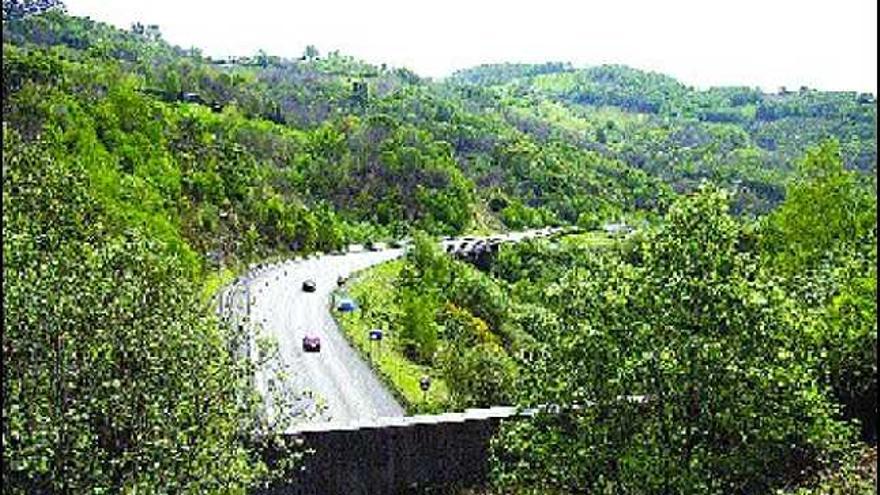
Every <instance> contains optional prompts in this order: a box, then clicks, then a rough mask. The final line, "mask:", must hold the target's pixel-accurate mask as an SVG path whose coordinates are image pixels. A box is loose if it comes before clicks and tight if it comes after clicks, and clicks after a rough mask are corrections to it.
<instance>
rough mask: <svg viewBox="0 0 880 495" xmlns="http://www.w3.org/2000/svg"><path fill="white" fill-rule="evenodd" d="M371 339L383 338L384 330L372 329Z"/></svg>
mask: <svg viewBox="0 0 880 495" xmlns="http://www.w3.org/2000/svg"><path fill="white" fill-rule="evenodd" d="M370 340H382V330H379V329H378V328H377V329H375V330H370Z"/></svg>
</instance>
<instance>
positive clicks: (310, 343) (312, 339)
mask: <svg viewBox="0 0 880 495" xmlns="http://www.w3.org/2000/svg"><path fill="white" fill-rule="evenodd" d="M303 351H305V352H321V338H320V337H318V336H317V335H306V336H305V337H303Z"/></svg>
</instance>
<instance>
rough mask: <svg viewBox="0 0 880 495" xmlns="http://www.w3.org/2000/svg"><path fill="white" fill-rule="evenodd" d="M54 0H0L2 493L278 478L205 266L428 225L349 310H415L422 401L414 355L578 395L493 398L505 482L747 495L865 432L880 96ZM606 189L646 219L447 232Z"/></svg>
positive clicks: (872, 423) (407, 345)
mask: <svg viewBox="0 0 880 495" xmlns="http://www.w3.org/2000/svg"><path fill="white" fill-rule="evenodd" d="M57 4H59V2H57V1H48V2H17V1H10V2H7V1H4V4H3V8H4V11H3V12H4V21H3V81H2V83H3V88H2V106H3V138H4V139H3V140H4V149H3V207H4V208H3V210H4V211H3V256H4V268H3V270H4V271H3V275H4V282H3V292H4V333H3V355H4V358H3V359H4V372H3V397H4V400H3V416H4V420H3V445H4V453H3V461H4V462H3V465H4V468H3V470H4V471H3V476H4V481H5V482H6V483H7V485H6V486H8V487H9V490H10V491H12V492H16V493H31V492H34V491H40V492H50V493H56V492H58V493H99V492H101V493H107V492H112V493H115V492H126V493H133V492H145V493H147V492H160V491H166V492H175V493H176V492H188V493H204V492H218V491H219V492H237V493H241V492H244V491H245V490H247V489H248V488H249V487H252V486H254V485H256V484H258V483H260V482H262V481H263V480H265V479H266V478H267V476H268V475H269V471H270V470H271V469H270V468H269V467H267V466H266V465H265V464H264V463H263V461H262V460H261V458H260V456H259V447H260V446H259V445H256V444H255V442H256V443H259V442H266V441H269V440H270V439H271V438H272V433H273V429H272V428H271V427H270V426H268V425H266V424H264V423H263V422H261V418H260V417H259V411H258V407H257V402H256V398H255V397H254V396H253V391H252V390H251V389H250V388H249V384H248V380H247V376H248V373H249V369H248V368H249V366H252V365H253V363H245V362H241V361H239V360H238V359H237V354H236V352H234V351H235V350H236V346H237V345H239V344H240V342H239V341H238V340H237V339H239V338H240V337H241V336H240V335H238V334H235V333H232V332H230V331H229V330H228V329H226V328H225V327H223V326H220V325H218V322H217V321H215V319H214V318H213V317H212V316H209V314H210V309H209V308H207V307H206V305H205V304H204V301H203V300H202V298H201V297H200V293H201V288H202V286H203V284H204V283H205V280H206V278H208V277H209V276H210V274H211V272H212V271H213V270H215V269H217V268H220V267H225V268H227V269H228V268H229V267H232V268H233V269H236V267H239V266H241V265H242V264H243V263H245V262H248V261H251V260H256V259H260V258H263V257H266V256H270V255H277V254H285V253H289V252H291V251H294V252H311V251H315V250H322V251H329V250H336V249H339V248H341V247H343V246H344V245H346V244H348V243H351V242H362V241H367V240H373V239H377V238H390V237H399V236H402V235H407V234H410V233H413V236H414V241H415V242H414V243H415V247H414V249H413V250H412V252H411V253H410V254H409V255H408V257H407V259H406V260H405V262H403V263H402V264H400V265H397V266H396V271H395V272H394V273H393V274H389V273H386V274H384V275H383V276H384V277H385V278H384V279H383V280H393V284H392V286H391V287H388V288H386V292H385V293H384V294H382V295H376V296H375V300H376V301H382V304H381V305H374V306H373V309H372V310H370V311H367V310H366V308H365V310H364V311H363V315H364V316H363V317H364V318H365V320H364V321H361V322H359V323H358V324H361V325H371V326H372V325H374V324H375V325H378V326H384V327H393V328H394V329H395V331H394V339H392V340H391V341H390V342H391V344H392V345H393V346H394V347H393V351H394V354H392V355H393V356H396V357H399V358H400V360H401V361H400V363H402V364H403V365H404V369H405V370H408V371H407V373H408V374H404V376H403V378H402V379H398V382H399V383H409V385H405V386H404V388H405V389H406V390H404V392H403V395H404V396H405V397H407V394H409V395H408V396H409V397H410V398H409V399H408V401H409V402H411V403H416V402H417V401H418V397H417V395H418V394H417V393H416V394H415V395H416V397H415V398H412V396H413V394H412V393H411V391H409V392H408V391H407V390H408V389H409V388H412V387H411V385H413V384H414V383H415V382H414V380H416V379H417V376H416V375H417V374H418V373H422V372H426V371H427V372H430V373H432V374H433V375H435V376H436V377H438V378H439V379H440V380H439V381H438V389H440V390H442V391H443V393H442V394H438V395H437V396H436V397H435V399H436V402H435V403H432V405H431V407H454V408H462V407H470V406H484V405H485V406H487V405H495V404H499V403H510V404H519V405H523V406H529V407H532V406H537V405H548V404H550V405H558V406H561V407H563V412H562V413H561V414H539V415H538V416H536V417H535V418H534V419H533V420H532V421H529V422H524V423H519V424H517V425H511V426H510V427H508V428H505V429H504V431H503V432H502V434H501V436H500V437H499V439H498V442H497V445H496V447H495V453H496V461H495V466H494V467H495V474H496V481H497V483H498V485H499V486H500V487H501V489H503V490H508V489H509V490H513V489H521V490H525V491H528V490H535V491H538V492H546V491H554V490H555V491H561V492H566V491H568V492H580V491H583V490H584V489H587V488H592V489H596V490H600V489H607V490H618V491H632V492H649V493H650V492H656V493H661V492H666V493H670V492H705V493H721V492H729V491H734V492H744V491H745V492H757V491H762V490H767V489H772V488H779V487H786V486H789V485H791V484H797V483H800V482H802V481H804V480H808V479H809V478H810V477H811V476H813V475H814V474H815V473H819V472H827V471H828V470H832V471H833V470H834V469H835V468H836V466H838V465H839V463H840V462H842V459H845V458H847V456H848V455H849V454H850V450H851V449H850V448H849V443H850V442H853V441H855V439H856V438H857V437H856V434H857V430H858V427H859V426H860V427H861V434H862V437H863V438H865V439H867V440H868V441H871V442H876V414H877V411H876V362H877V357H876V323H875V316H876V266H875V264H876V227H875V223H876V181H875V179H874V178H873V174H874V173H875V172H876V129H875V123H876V102H875V100H874V97H873V96H872V95H864V94H856V93H830V92H819V91H814V90H810V89H808V88H801V89H800V90H798V91H787V90H786V91H780V92H779V93H778V94H765V93H762V92H761V91H758V90H754V89H751V88H714V89H710V90H705V91H701V90H695V89H693V88H688V87H686V86H684V85H682V84H680V83H679V82H677V81H675V80H674V79H672V78H669V77H666V76H663V75H659V74H653V73H646V72H642V71H638V70H635V69H632V68H628V67H621V66H602V67H593V68H586V69H576V68H574V67H572V66H570V65H568V64H562V63H548V64H543V65H497V66H483V67H478V68H474V69H471V70H467V71H462V72H460V73H458V74H456V75H455V76H454V77H452V78H450V79H449V80H447V81H442V82H434V81H430V80H426V79H422V78H420V77H418V76H417V75H416V74H413V73H412V72H410V71H408V70H406V69H402V68H389V67H386V66H384V65H383V66H374V65H371V64H367V63H364V62H361V61H358V60H354V59H352V58H350V57H346V56H344V55H340V54H338V53H331V54H328V55H326V56H321V55H320V53H319V52H318V51H317V49H315V48H314V47H310V48H309V49H308V50H306V53H305V55H304V56H303V57H302V58H300V59H296V60H288V59H282V58H279V57H274V56H270V55H268V54H265V53H262V52H261V53H258V54H256V55H255V56H253V57H245V58H239V59H235V60H213V59H210V58H208V57H204V56H202V55H201V54H200V53H199V52H198V50H195V49H189V50H184V49H181V48H179V47H174V46H171V45H169V44H167V43H166V42H164V41H163V40H162V38H161V35H160V33H159V29H158V27H157V26H142V25H140V24H136V25H134V26H132V29H131V30H127V31H126V30H120V29H116V28H112V27H110V26H107V25H104V24H101V23H97V22H94V21H91V20H89V19H83V18H76V17H71V16H67V15H66V14H64V13H63V11H62V10H59V9H49V10H48V11H46V12H41V11H42V10H44V9H45V7H48V6H57ZM40 6H42V8H41V7H40ZM825 138H832V140H829V141H823V139H825ZM820 143H821V144H820ZM817 144H820V146H818V147H813V146H814V145H817ZM802 157H805V158H802ZM705 181H711V182H714V183H716V184H717V185H719V186H722V187H723V188H724V190H722V189H717V188H715V187H714V186H709V185H704V184H703V182H705ZM725 190H726V191H730V192H729V193H727V192H724V191H725ZM620 219H626V220H627V221H628V222H630V223H639V224H640V225H642V226H643V228H641V229H640V233H639V234H638V235H637V236H636V237H634V238H632V239H630V240H628V241H624V242H619V243H618V242H613V243H609V242H607V241H605V242H603V243H602V246H604V247H602V248H601V249H600V248H598V247H596V243H595V242H594V241H595V239H594V238H591V237H580V238H572V239H568V240H565V241H561V242H558V243H547V242H543V241H539V242H528V243H525V244H523V245H520V246H516V247H509V248H505V249H503V250H502V251H501V252H500V253H499V254H498V256H497V257H495V258H494V259H493V260H491V263H490V264H489V265H488V266H481V267H479V268H477V267H474V266H471V265H469V264H467V263H465V262H462V261H458V260H453V259H450V258H448V257H447V256H446V255H445V254H444V253H442V252H440V251H439V250H438V248H437V247H436V246H435V244H434V243H433V242H432V236H435V235H443V234H455V233H463V232H468V231H473V230H490V229H491V230H494V229H521V228H527V227H532V226H545V225H554V224H555V225H559V224H577V225H580V226H582V227H586V228H595V227H598V226H600V225H601V224H602V223H603V222H608V221H616V220H620ZM366 306H368V307H369V306H370V305H369V304H366ZM361 333H362V332H361ZM193 363H198V364H199V365H198V366H194V365H193ZM293 372H296V370H293ZM391 381H392V382H394V380H391ZM439 382H442V388H440V387H439ZM435 390H436V389H435ZM628 396H640V397H643V398H644V399H645V400H644V401H636V402H633V401H627V400H621V398H622V397H628ZM587 403H591V404H593V405H594V406H593V407H589V408H574V409H566V408H568V407H569V406H572V405H579V404H587ZM111 412H112V413H111ZM823 470H824V471H823ZM4 490H6V488H4Z"/></svg>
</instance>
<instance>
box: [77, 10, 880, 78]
mask: <svg viewBox="0 0 880 495" xmlns="http://www.w3.org/2000/svg"><path fill="white" fill-rule="evenodd" d="M67 5H68V10H69V11H70V12H71V13H72V14H75V15H89V16H91V17H92V18H93V19H98V20H102V21H106V22H109V23H111V24H115V25H118V26H121V27H127V26H129V25H130V24H131V23H132V22H134V21H141V22H143V23H151V24H152V23H155V24H158V25H159V26H160V28H161V31H162V33H163V35H164V37H165V39H167V40H168V41H170V42H172V43H175V44H178V45H181V46H185V47H190V46H195V47H198V48H201V49H202V50H203V52H204V53H206V54H210V55H226V54H237V55H243V54H253V53H254V52H256V50H257V49H260V48H262V49H264V50H266V51H267V52H269V53H272V54H275V55H282V56H291V57H292V56H298V55H300V54H301V53H302V50H303V48H304V47H305V46H306V45H308V44H314V45H316V46H317V47H318V48H319V49H320V50H321V51H322V52H326V51H331V50H336V49H338V50H340V51H341V52H343V53H346V54H350V55H354V56H356V57H360V58H363V59H366V60H368V61H370V62H374V63H380V62H387V63H389V64H390V65H394V66H406V67H409V68H411V69H413V70H414V71H416V72H417V73H419V74H422V75H428V76H433V77H442V76H444V75H447V74H449V73H450V72H452V71H453V70H455V69H459V68H465V67H468V66H472V65H476V64H479V63H485V62H502V61H511V62H543V61H548V60H553V61H570V62H573V63H574V64H575V65H595V64H600V63H622V64H626V65H631V66H633V67H637V68H642V69H650V70H657V71H660V72H663V73H666V74H669V75H672V76H674V77H676V78H678V79H679V80H681V81H682V82H684V83H686V84H693V85H695V86H700V87H705V86H710V85H733V84H736V85H748V86H761V87H763V88H766V89H771V90H772V89H776V88H777V87H778V86H782V85H785V86H789V87H798V86H801V85H807V86H810V87H814V88H819V89H834V90H859V91H870V92H872V93H875V94H876V93H877V2H876V0H834V1H815V0H737V1H727V2H718V1H712V0H680V1H656V0H615V1H600V2H595V1H565V0H540V1H533V2H522V1H512V0H508V1H498V0H482V1H481V0H444V1H435V2H417V1H414V0H410V1H401V0H383V1H369V2H365V1H359V2H358V1H342V0H317V1H313V2H280V1H276V2H272V1H268V0H251V1H249V2H231V1H216V0H215V1H212V2H207V1H170V0H153V1H150V2H139V1H134V0H112V1H111V0H68V2H67Z"/></svg>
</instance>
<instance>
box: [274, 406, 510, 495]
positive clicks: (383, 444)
mask: <svg viewBox="0 0 880 495" xmlns="http://www.w3.org/2000/svg"><path fill="white" fill-rule="evenodd" d="M513 415H514V410H513V409H512V408H506V407H499V408H491V409H475V410H469V411H465V412H464V413H450V414H440V415H435V416H413V417H406V418H386V419H382V420H377V421H376V422H374V423H372V424H364V423H360V424H351V425H345V426H343V425H333V424H325V425H320V424H319V425H313V426H310V427H309V428H308V429H303V430H302V431H299V432H298V433H295V434H294V435H297V436H299V437H300V438H302V439H303V441H304V444H305V445H304V446H305V447H306V448H311V449H314V450H315V453H314V454H312V455H310V456H308V457H306V459H305V461H304V463H303V464H304V466H303V470H302V472H300V473H298V474H297V475H295V476H294V477H292V478H290V479H286V480H283V481H282V482H279V483H276V484H275V485H274V486H271V487H270V488H269V489H268V490H265V491H262V492H260V493H261V494H266V495H268V494H272V495H275V494H296V495H300V494H303V495H306V494H307V495H333V494H351V495H359V494H394V493H422V492H424V491H425V490H427V489H434V490H435V491H433V492H432V493H443V492H446V491H447V490H449V489H451V488H453V487H464V486H474V485H477V484H480V483H482V482H484V481H485V480H486V475H487V470H488V456H489V440H490V439H491V437H492V436H493V435H494V433H495V432H496V431H497V428H498V425H499V424H500V422H501V421H502V420H503V419H505V418H509V417H511V416H513Z"/></svg>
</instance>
